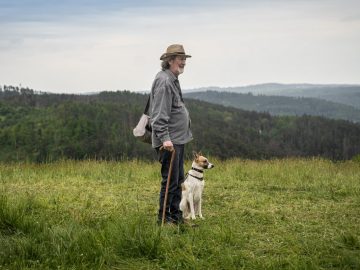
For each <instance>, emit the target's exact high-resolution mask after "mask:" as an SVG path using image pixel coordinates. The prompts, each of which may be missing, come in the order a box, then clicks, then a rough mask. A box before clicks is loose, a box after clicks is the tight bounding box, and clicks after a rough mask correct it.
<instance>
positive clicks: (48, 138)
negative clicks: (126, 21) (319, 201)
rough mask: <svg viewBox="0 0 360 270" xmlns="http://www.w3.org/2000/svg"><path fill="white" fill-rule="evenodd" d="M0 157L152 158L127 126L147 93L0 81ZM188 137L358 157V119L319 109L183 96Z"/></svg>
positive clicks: (249, 155)
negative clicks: (285, 109) (298, 112)
mask: <svg viewBox="0 0 360 270" xmlns="http://www.w3.org/2000/svg"><path fill="white" fill-rule="evenodd" d="M0 90H1V91H0V148H1V151H0V161H2V162H16V161H27V162H51V161H56V160H60V159H75V160H83V159H104V160H124V159H144V160H154V159H156V156H155V151H154V150H153V149H152V148H151V146H150V145H147V144H144V143H142V142H140V141H137V140H136V139H135V138H134V137H133V135H132V129H133V128H134V126H135V125H136V123H137V121H138V120H139V118H140V116H141V114H142V112H143V110H144V107H145V104H146V101H147V97H148V96H147V95H146V94H139V93H133V92H129V91H116V92H114V91H111V92H110V91H103V92H99V93H95V94H86V95H75V94H52V93H46V92H38V91H34V90H32V89H29V88H19V87H13V86H4V87H3V88H1V89H0ZM185 103H186V105H187V107H188V109H189V112H190V116H191V119H192V126H191V129H192V131H193V135H194V140H193V141H192V142H191V143H190V144H189V145H188V147H187V153H186V154H187V156H190V155H191V151H192V150H195V151H202V152H203V153H205V154H206V155H209V156H214V157H218V158H221V159H225V158H232V157H239V158H244V159H271V158H282V157H323V158H328V159H331V160H347V159H351V158H357V157H358V156H359V154H360V125H359V124H356V123H352V122H350V121H345V120H332V119H327V118H324V117H318V116H309V115H303V116H271V115H270V114H269V113H259V112H255V111H245V110H241V109H236V108H230V107H224V106H221V105H216V104H210V103H207V102H203V101H198V100H192V99H185Z"/></svg>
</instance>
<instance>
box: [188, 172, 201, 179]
mask: <svg viewBox="0 0 360 270" xmlns="http://www.w3.org/2000/svg"><path fill="white" fill-rule="evenodd" d="M188 175H190V176H191V177H194V178H196V179H198V180H200V181H202V180H204V177H197V176H195V175H192V174H190V173H188Z"/></svg>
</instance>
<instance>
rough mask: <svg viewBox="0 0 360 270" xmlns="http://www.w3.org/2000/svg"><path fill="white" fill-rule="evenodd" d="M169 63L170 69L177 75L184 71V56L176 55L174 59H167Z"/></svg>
mask: <svg viewBox="0 0 360 270" xmlns="http://www.w3.org/2000/svg"><path fill="white" fill-rule="evenodd" d="M169 64H170V71H171V72H172V73H174V74H175V75H176V76H178V75H180V74H181V73H183V72H184V68H185V65H186V57H185V56H176V57H175V59H174V60H170V61H169Z"/></svg>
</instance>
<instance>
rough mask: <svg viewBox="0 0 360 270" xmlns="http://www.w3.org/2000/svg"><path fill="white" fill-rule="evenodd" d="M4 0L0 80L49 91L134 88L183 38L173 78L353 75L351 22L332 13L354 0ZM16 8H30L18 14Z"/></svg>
mask: <svg viewBox="0 0 360 270" xmlns="http://www.w3.org/2000/svg"><path fill="white" fill-rule="evenodd" d="M5 2H6V1H5ZM14 2H17V4H8V5H7V6H6V5H4V3H3V2H2V4H0V12H3V11H4V10H6V9H12V10H13V11H12V12H14V14H15V13H16V12H15V10H18V13H16V14H17V15H16V16H17V17H19V19H16V18H13V19H12V20H9V21H7V22H6V23H5V25H6V27H2V28H1V29H0V37H1V39H0V48H1V51H0V58H1V60H2V62H6V63H7V64H6V65H2V66H0V74H2V76H1V77H2V79H5V80H6V81H2V82H0V83H7V84H10V83H11V84H19V83H22V84H23V85H28V86H30V87H33V88H36V89H39V90H51V91H85V92H86V91H93V90H101V89H113V90H114V89H130V90H144V89H148V88H149V87H150V85H151V82H152V79H153V77H154V75H155V73H156V72H157V71H158V70H159V64H160V63H159V57H160V55H161V54H162V53H163V52H164V50H165V49H166V46H167V45H169V44H171V43H183V44H184V46H185V49H186V51H187V52H188V53H190V54H192V55H193V58H191V59H189V60H188V65H187V67H186V73H185V74H184V76H182V78H181V83H182V86H183V87H184V88H189V87H201V86H207V85H219V86H235V85H243V84H251V83H261V82H268V81H278V82H315V83H316V82H349V83H356V82H359V81H358V78H357V77H358V76H357V73H358V72H357V71H358V70H359V68H360V67H359V65H360V64H359V63H360V61H359V60H360V59H359V58H360V53H359V51H358V49H357V48H358V47H359V46H360V37H359V23H358V22H357V21H356V20H350V21H344V20H342V18H344V17H346V16H349V15H352V14H356V12H354V11H352V10H355V7H356V6H357V4H356V5H353V6H350V7H349V6H347V5H344V4H341V3H343V2H340V1H332V0H329V1H320V0H318V1H304V0H303V1H300V0H299V1H291V3H290V2H289V1H280V0H279V1H272V2H271V5H270V4H268V1H265V0H264V1H251V2H250V1H241V3H240V4H239V2H238V1H226V2H224V3H223V4H219V1H212V2H210V4H209V2H207V5H204V4H203V3H204V2H205V1H199V2H198V1H197V2H196V3H197V4H191V3H190V1H188V2H181V6H173V5H170V4H169V3H170V2H169V1H155V2H156V3H155V4H154V1H153V2H152V4H149V3H150V2H151V1H149V2H147V3H148V4H144V2H142V1H135V2H133V1H131V2H130V1H122V2H119V1H113V2H112V1H105V2H101V3H102V5H100V6H99V3H100V1H86V4H85V1H73V2H72V1H65V2H61V1H57V2H55V1H54V2H53V1H25V0H22V1H20V2H19V1H14ZM30 2H31V5H30ZM45 2H47V4H46V3H45ZM345 2H346V1H345ZM34 3H35V4H34ZM64 3H65V4H64ZM21 4H23V5H21ZM42 4H44V6H42ZM343 5H344V7H342V6H343ZM20 11H24V12H25V11H27V12H28V11H32V12H29V15H28V16H29V17H26V16H27V15H25V19H24V17H22V16H21V12H20ZM40 11H41V12H40ZM41 13H45V15H43V14H41ZM20 17H22V18H20Z"/></svg>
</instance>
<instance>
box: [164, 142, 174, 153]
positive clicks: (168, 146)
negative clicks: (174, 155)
mask: <svg viewBox="0 0 360 270" xmlns="http://www.w3.org/2000/svg"><path fill="white" fill-rule="evenodd" d="M163 148H164V149H165V150H167V151H173V150H174V145H173V143H172V142H171V141H165V142H163Z"/></svg>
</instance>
